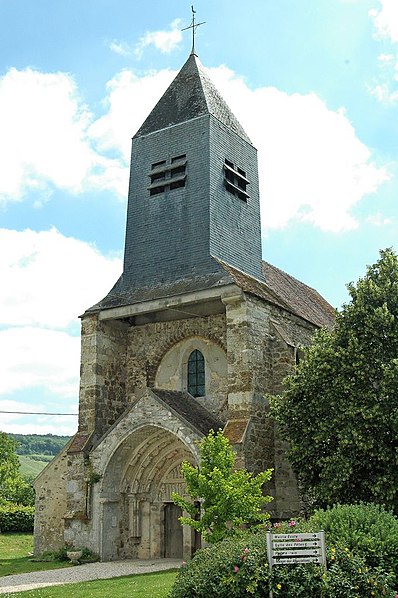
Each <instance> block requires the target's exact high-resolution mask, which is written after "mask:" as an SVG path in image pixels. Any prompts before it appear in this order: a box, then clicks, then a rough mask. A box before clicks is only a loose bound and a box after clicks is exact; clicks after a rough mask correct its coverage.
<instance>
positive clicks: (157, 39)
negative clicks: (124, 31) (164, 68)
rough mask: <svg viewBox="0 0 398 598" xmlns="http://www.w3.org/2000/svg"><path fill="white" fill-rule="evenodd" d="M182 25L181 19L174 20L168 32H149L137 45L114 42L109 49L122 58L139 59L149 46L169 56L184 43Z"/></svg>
mask: <svg viewBox="0 0 398 598" xmlns="http://www.w3.org/2000/svg"><path fill="white" fill-rule="evenodd" d="M181 25H182V21H181V19H174V21H172V22H171V23H170V28H169V29H168V30H166V31H147V32H146V33H145V35H143V36H142V37H140V39H139V40H138V42H137V43H136V44H129V43H127V42H124V41H118V40H113V41H112V42H111V43H110V44H109V48H110V50H111V51H112V52H115V54H119V55H120V56H135V57H136V58H138V59H139V58H141V57H142V54H143V52H144V50H145V48H147V47H148V46H154V47H155V48H156V49H157V50H159V51H160V52H161V53H162V54H169V53H170V52H172V51H173V50H174V49H175V48H176V47H177V46H178V45H179V44H180V43H181V41H182V32H181Z"/></svg>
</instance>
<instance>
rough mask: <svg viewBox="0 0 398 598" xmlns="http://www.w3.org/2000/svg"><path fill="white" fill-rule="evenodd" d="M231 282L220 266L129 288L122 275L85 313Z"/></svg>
mask: <svg viewBox="0 0 398 598" xmlns="http://www.w3.org/2000/svg"><path fill="white" fill-rule="evenodd" d="M233 282H234V281H233V279H232V277H231V276H229V275H228V274H227V272H225V270H223V269H222V268H220V271H219V272H213V273H209V274H206V275H201V276H191V277H190V278H182V279H177V280H175V281H174V282H172V283H170V284H161V285H153V286H151V287H144V288H140V289H131V290H129V285H128V283H124V281H123V275H122V276H121V277H120V278H119V280H118V282H117V283H116V284H115V286H114V287H113V288H112V289H111V291H110V292H109V293H108V294H107V295H106V296H105V297H104V298H103V299H101V301H99V302H98V303H96V304H95V305H93V306H92V307H90V308H89V309H87V310H86V312H85V313H90V312H97V311H98V310H100V309H111V308H113V307H123V306H125V305H133V304H134V303H141V302H143V301H152V300H154V299H163V298H165V297H173V296H175V295H183V294H184V293H193V292H195V291H201V290H203V289H211V288H213V287H220V286H224V285H226V284H233Z"/></svg>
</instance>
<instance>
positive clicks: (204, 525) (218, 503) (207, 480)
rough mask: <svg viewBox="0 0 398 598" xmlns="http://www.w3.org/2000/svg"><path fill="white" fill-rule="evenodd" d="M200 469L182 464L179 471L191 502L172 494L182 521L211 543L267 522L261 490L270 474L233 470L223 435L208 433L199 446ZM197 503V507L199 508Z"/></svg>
mask: <svg viewBox="0 0 398 598" xmlns="http://www.w3.org/2000/svg"><path fill="white" fill-rule="evenodd" d="M199 448H200V465H199V466H198V467H194V466H192V465H191V464H190V463H188V462H186V461H185V462H184V463H183V464H182V466H181V471H182V473H183V476H184V478H185V481H186V484H187V493H188V495H189V497H190V499H187V498H185V497H183V496H180V495H179V494H177V493H173V495H172V498H173V501H174V502H175V503H176V504H177V505H178V506H180V507H181V508H182V509H183V510H184V511H186V512H187V513H189V515H190V516H188V517H181V518H180V521H181V523H182V524H184V525H190V526H191V527H192V528H193V529H195V530H196V531H198V532H200V533H201V534H202V537H203V538H204V539H205V540H206V541H208V542H211V543H214V542H218V541H219V540H222V539H223V538H225V537H226V536H230V535H233V534H236V533H237V532H238V531H239V529H240V528H241V527H242V526H243V525H249V526H252V525H258V524H260V523H263V522H264V521H266V520H267V519H269V514H268V513H264V512H263V511H262V507H263V506H264V505H265V504H266V503H268V502H270V501H271V500H272V498H271V497H270V496H264V495H263V493H262V488H263V485H264V483H265V482H268V481H269V480H270V478H271V475H272V470H267V471H265V472H262V473H259V474H257V475H256V476H254V475H253V474H252V473H250V472H248V471H247V470H245V469H237V470H234V465H235V453H234V451H233V448H232V447H231V445H230V443H229V440H228V439H227V438H226V437H225V436H224V435H223V433H222V431H221V430H220V431H218V432H217V433H215V432H214V431H213V430H211V431H210V433H209V434H208V436H205V437H204V438H203V439H202V441H201V442H200V444H199ZM199 503H200V504H199Z"/></svg>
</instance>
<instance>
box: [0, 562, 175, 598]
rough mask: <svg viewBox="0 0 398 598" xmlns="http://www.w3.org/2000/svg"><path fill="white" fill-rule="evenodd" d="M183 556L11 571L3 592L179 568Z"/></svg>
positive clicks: (2, 579) (4, 580)
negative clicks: (19, 573) (14, 573)
mask: <svg viewBox="0 0 398 598" xmlns="http://www.w3.org/2000/svg"><path fill="white" fill-rule="evenodd" d="M180 566H181V559H179V560H174V559H159V560H157V559H153V560H145V561H142V560H133V561H112V562H108V563H90V564H88V565H77V566H75V567H68V568H66V569H51V570H50V571H34V572H33V573H22V574H21V575H7V576H5V577H0V594H6V593H7V592H23V591H25V590H34V589H36V588H43V587H45V586H56V585H62V584H65V583H78V582H80V581H90V580H93V579H109V578H111V577H122V576H123V575H134V574H137V573H153V572H154V571H167V570H168V569H178V568H179V567H180Z"/></svg>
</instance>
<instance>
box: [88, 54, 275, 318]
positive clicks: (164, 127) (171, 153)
mask: <svg viewBox="0 0 398 598" xmlns="http://www.w3.org/2000/svg"><path fill="white" fill-rule="evenodd" d="M223 262H225V263H226V264H229V265H231V266H233V267H234V268H236V269H237V270H240V271H242V272H244V273H246V274H249V275H251V276H252V277H255V278H257V279H259V280H262V279H263V274H262V269H261V235H260V206H259V191H258V171H257V152H256V149H255V148H254V147H253V145H252V144H251V142H250V139H249V137H248V136H247V134H246V133H245V131H244V129H243V128H242V126H241V125H240V124H239V122H238V121H237V119H236V118H235V116H234V115H233V114H232V112H231V110H230V109H229V107H228V106H227V104H226V103H225V101H224V100H223V98H222V97H221V95H220V94H219V92H218V91H217V89H216V88H215V87H214V85H213V83H212V82H211V81H210V79H209V77H208V75H207V74H206V73H205V71H204V69H203V67H202V65H201V64H200V61H199V59H198V58H197V56H196V55H195V54H191V55H190V56H189V58H188V60H187V61H186V63H185V64H184V66H183V67H182V69H181V70H180V72H179V73H178V75H177V76H176V77H175V79H174V81H173V82H172V83H171V85H170V86H169V88H168V89H167V90H166V92H165V93H164V94H163V96H162V97H161V99H160V100H159V102H158V103H157V104H156V106H155V107H154V109H153V110H152V112H151V113H150V114H149V116H148V117H147V119H146V120H145V122H144V123H143V125H142V126H141V127H140V128H139V130H138V131H137V133H136V134H135V135H134V137H133V141H132V156H131V169H130V187H129V199H128V209H127V226H126V239H125V253H124V267H123V274H122V276H121V277H120V279H119V280H118V282H117V283H116V285H115V286H114V287H113V289H112V290H111V291H110V293H109V294H108V296H107V297H105V299H104V300H103V301H101V302H100V303H99V304H98V305H97V306H94V308H97V309H98V308H106V307H116V306H121V305H127V304H129V303H136V302H139V301H145V300H147V299H155V298H160V297H166V296H172V295H176V294H180V293H184V292H190V291H197V290H202V289H206V288H211V287H214V286H219V285H224V284H228V283H230V282H233V279H232V278H231V276H230V274H229V273H228V272H227V271H226V270H225V269H224V268H223V266H222V263H223Z"/></svg>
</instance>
